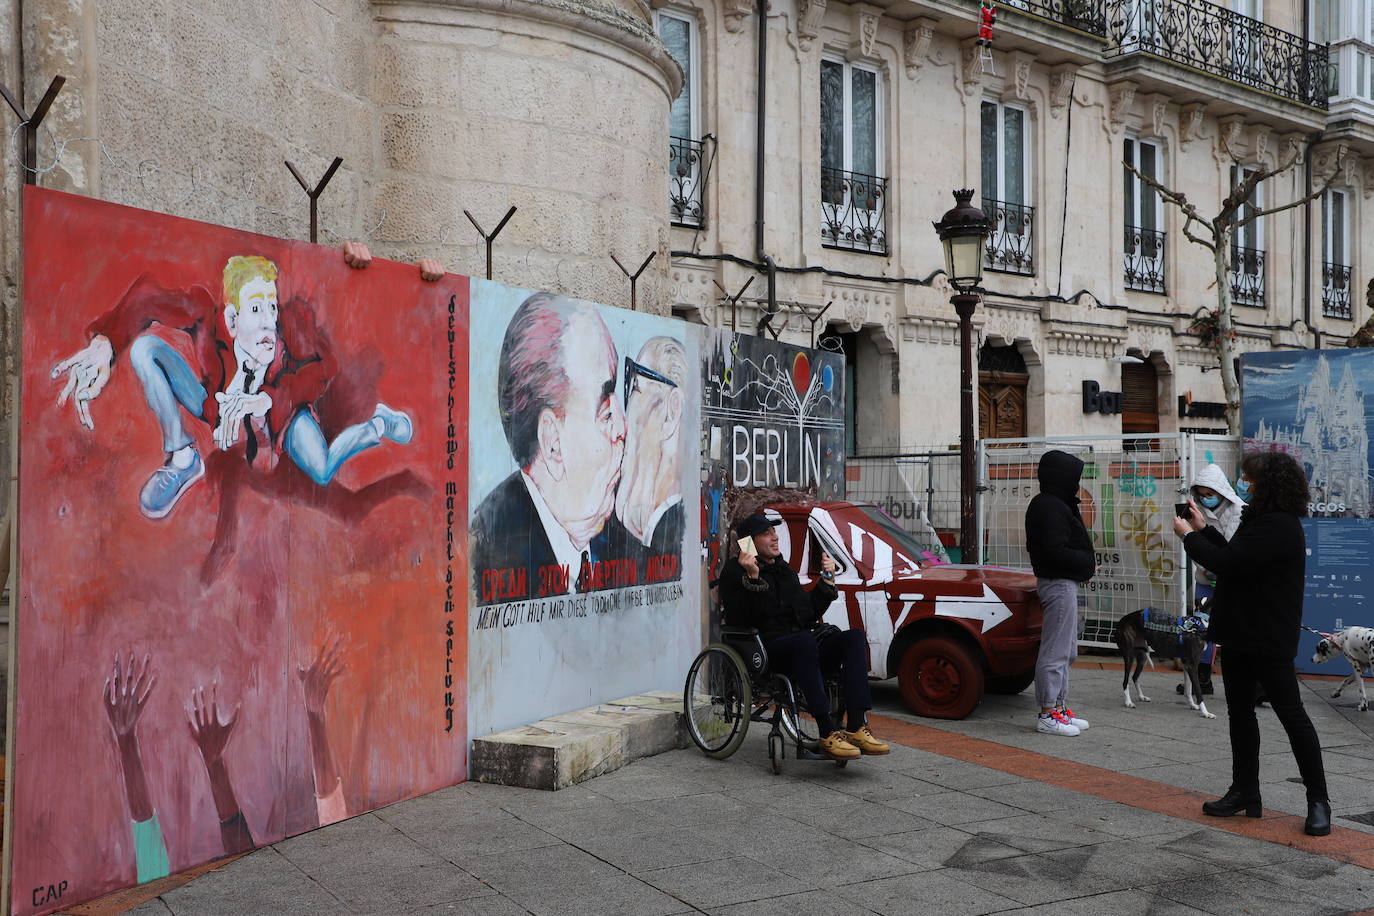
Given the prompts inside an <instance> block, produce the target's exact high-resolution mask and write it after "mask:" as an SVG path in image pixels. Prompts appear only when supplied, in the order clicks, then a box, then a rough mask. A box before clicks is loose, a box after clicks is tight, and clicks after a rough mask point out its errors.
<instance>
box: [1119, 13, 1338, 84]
mask: <svg viewBox="0 0 1374 916" xmlns="http://www.w3.org/2000/svg"><path fill="white" fill-rule="evenodd" d="M1105 4H1106V7H1105V9H1106V22H1107V49H1106V51H1104V52H1103V54H1104V56H1105V57H1118V56H1121V55H1124V54H1134V53H1146V54H1153V55H1155V56H1156V57H1162V58H1164V59H1166V60H1171V61H1175V62H1176V63H1180V64H1183V65H1185V66H1188V67H1195V68H1197V69H1199V70H1202V71H1204V72H1207V73H1211V74H1213V75H1215V76H1220V77H1224V78H1226V79H1229V80H1234V81H1235V82H1237V83H1242V84H1244V85H1246V86H1253V87H1254V88H1256V89H1261V90H1263V91H1265V92H1272V93H1274V94H1276V95H1280V96H1284V97H1285V98H1289V99H1292V100H1293V101H1296V102H1301V103H1303V104H1305V105H1311V106H1312V107H1314V108H1321V109H1325V108H1326V104H1327V103H1326V99H1327V94H1328V79H1329V77H1328V73H1327V70H1328V67H1329V64H1330V51H1329V49H1328V47H1327V46H1326V45H1319V44H1314V43H1312V42H1309V41H1304V40H1303V39H1302V37H1301V36H1298V35H1294V34H1293V33H1291V32H1285V31H1284V30H1283V29H1278V28H1275V27H1274V26H1272V25H1267V24H1266V23H1264V22H1261V21H1260V20H1258V19H1254V18H1252V17H1250V16H1244V15H1241V14H1240V13H1237V12H1233V11H1232V10H1230V9H1227V8H1226V7H1224V6H1221V5H1219V4H1216V3H1209V2H1207V0H1105Z"/></svg>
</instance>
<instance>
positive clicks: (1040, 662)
mask: <svg viewBox="0 0 1374 916" xmlns="http://www.w3.org/2000/svg"><path fill="white" fill-rule="evenodd" d="M1035 590H1036V592H1038V593H1039V595H1040V607H1041V608H1042V609H1043V610H1044V612H1045V623H1044V626H1043V628H1042V629H1041V631H1040V655H1039V656H1038V657H1037V658H1036V660H1035V700H1036V702H1037V703H1039V704H1040V707H1041V708H1042V709H1043V708H1045V707H1046V706H1062V705H1064V703H1065V702H1066V700H1067V699H1068V695H1069V666H1070V665H1071V664H1073V660H1074V659H1075V658H1078V583H1077V582H1075V581H1073V580H1072V579H1040V578H1037V579H1036V580H1035Z"/></svg>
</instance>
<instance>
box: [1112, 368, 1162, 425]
mask: <svg viewBox="0 0 1374 916" xmlns="http://www.w3.org/2000/svg"><path fill="white" fill-rule="evenodd" d="M1121 402H1122V403H1121V431H1122V432H1123V433H1126V434H1128V435H1129V434H1131V433H1157V432H1159V375H1158V374H1157V373H1156V372H1155V367H1154V364H1153V363H1148V362H1146V363H1125V364H1123V365H1122V366H1121Z"/></svg>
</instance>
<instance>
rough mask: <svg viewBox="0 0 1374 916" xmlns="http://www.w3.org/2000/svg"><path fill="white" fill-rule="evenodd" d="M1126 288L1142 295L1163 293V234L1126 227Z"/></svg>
mask: <svg viewBox="0 0 1374 916" xmlns="http://www.w3.org/2000/svg"><path fill="white" fill-rule="evenodd" d="M1124 267H1125V271H1126V288H1127V289H1133V290H1137V291H1139V292H1142V293H1163V292H1165V289H1164V233H1163V232H1157V231H1155V230H1154V229H1141V228H1140V227H1139V226H1127V227H1126V248H1125V263H1124Z"/></svg>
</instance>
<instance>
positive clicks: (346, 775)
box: [8, 191, 844, 916]
mask: <svg viewBox="0 0 1374 916" xmlns="http://www.w3.org/2000/svg"><path fill="white" fill-rule="evenodd" d="M25 231H26V240H25V244H26V249H25V250H26V256H27V264H26V271H27V277H26V287H25V316H26V321H25V328H24V351H23V352H24V378H23V403H22V416H21V419H22V435H21V473H20V486H21V491H20V492H21V497H20V502H19V507H20V537H21V545H20V549H21V560H20V570H19V571H20V580H19V583H20V594H19V601H18V611H17V615H18V618H17V619H18V626H17V628H16V630H17V638H16V640H15V645H16V653H17V656H16V671H17V677H18V684H17V689H16V692H15V698H14V702H15V704H16V705H15V710H16V719H15V722H14V728H15V735H16V753H15V755H14V757H13V759H11V760H10V761H9V765H10V767H11V776H12V779H11V783H10V785H11V786H12V787H13V797H14V804H13V807H12V808H11V809H10V811H9V812H8V813H9V814H10V816H11V825H10V826H11V827H12V831H13V843H12V844H11V846H10V848H11V849H13V850H14V853H13V863H12V869H11V873H10V876H11V878H12V882H11V885H10V887H11V889H12V893H11V895H10V899H11V901H12V904H13V907H14V910H15V911H16V912H18V913H21V914H25V916H27V914H36V913H47V912H52V911H54V910H56V909H59V908H65V907H68V906H71V905H74V904H76V903H79V902H81V901H83V900H86V899H89V898H91V897H94V896H98V895H99V894H101V893H104V892H106V891H110V890H113V889H116V888H119V887H123V886H127V885H130V884H134V883H138V882H142V881H147V880H151V879H153V878H157V877H160V876H163V875H166V874H168V873H169V872H173V871H177V870H180V869H183V868H187V867H189V866H192V865H195V864H198V863H200V862H204V861H207V860H210V859H214V858H217V857H219V856H221V855H224V854H225V853H227V852H234V851H239V850H244V849H248V848H251V847H253V846H256V845H261V844H264V843H270V842H274V841H276V840H279V839H281V838H283V837H285V836H289V835H292V834H295V833H299V832H301V831H304V830H309V829H311V828H313V827H315V826H318V825H321V824H326V823H329V822H331V821H335V820H338V819H340V818H343V817H346V816H349V815H352V814H357V813H360V812H363V811H367V810H370V809H373V808H376V807H378V806H380V805H384V804H388V803H390V802H394V801H397V800H399V799H402V798H406V797H409V796H412V795H416V794H419V793H422V792H426V791H430V790H433V789H436V788H439V787H442V786H445V785H449V784H452V783H454V782H457V781H460V780H462V779H464V778H465V777H466V775H467V773H466V759H467V758H466V751H467V741H468V738H469V737H475V736H480V735H483V734H487V733H489V732H491V731H493V730H499V729H503V728H507V727H512V726H516V725H522V724H526V723H529V722H533V721H536V720H538V719H540V718H543V717H545V716H548V715H552V714H555V713H559V712H564V711H567V710H570V709H576V708H579V707H583V706H589V705H593V704H596V703H602V702H607V701H610V700H614V699H617V698H619V697H622V696H626V695H629V694H634V693H639V692H643V691H646V690H656V689H675V688H677V687H678V686H679V685H680V683H681V678H682V676H683V672H684V671H685V670H686V668H687V665H688V664H689V662H690V660H691V658H692V656H693V655H694V654H695V653H696V652H697V651H698V650H699V649H700V647H701V644H702V639H703V630H704V628H703V601H702V584H703V582H704V580H705V566H704V564H703V563H702V562H701V557H702V554H703V537H702V531H703V526H705V527H706V529H707V531H708V532H709V538H710V540H711V541H712V543H717V542H718V535H719V532H718V529H719V526H720V525H721V524H728V522H729V520H728V519H726V520H723V521H722V519H721V517H720V513H719V511H718V510H719V507H720V502H721V499H720V497H721V495H722V494H725V495H730V494H732V493H736V492H739V491H743V490H749V489H751V488H756V487H763V488H769V489H771V490H777V489H786V488H803V489H807V490H809V491H811V492H813V493H815V494H817V495H820V496H832V495H838V494H839V493H840V492H841V490H842V486H843V484H842V478H843V450H842V441H843V440H842V438H841V437H842V435H843V403H844V399H843V393H842V391H841V390H840V385H841V384H842V380H843V376H844V373H843V362H842V358H841V357H839V356H838V355H835V354H821V353H817V352H815V351H803V350H801V349H799V348H796V347H790V346H787V345H785V344H780V343H777V342H774V341H764V340H759V339H756V338H748V337H743V336H737V335H734V334H730V333H728V332H721V331H713V330H711V329H708V328H703V327H697V326H692V325H688V324H686V323H684V322H682V321H678V320H676V319H671V318H661V317H656V316H651V315H644V314H639V313H635V312H627V311H624V310H621V309H612V308H607V307H605V306H601V305H597V304H594V303H590V302H583V301H579V300H575V299H569V298H566V297H562V296H555V295H550V294H547V293H536V292H532V291H530V290H523V289H515V288H511V287H505V286H501V285H498V284H495V283H490V282H485V281H480V280H471V281H470V280H469V279H467V278H464V277H456V276H447V277H445V278H444V279H442V280H441V281H439V282H437V283H424V282H422V281H421V280H420V278H419V276H418V272H417V271H416V269H415V268H414V267H410V266H405V265H399V264H391V263H386V262H381V261H377V262H374V263H373V264H372V265H371V266H370V267H368V268H366V269H363V270H352V269H350V268H348V267H347V266H346V265H345V264H344V262H343V259H342V255H341V254H340V252H338V251H337V250H334V249H329V248H322V247H318V246H314V245H306V244H302V243H297V242H286V241H281V240H278V239H270V238H263V237H260V236H254V235H248V234H245V233H241V232H235V231H231V230H227V229H222V228H218V227H215V226H208V225H204V224H200V223H193V222H189V221H186V220H180V219H174V218H171V217H166V216H161V215H158V214H153V213H147V212H143V211H138V210H132V209H128V208H124V207H117V206H114V205H110V204H105V203H101V202H99V201H93V200H87V199H84V198H78V197H71V196H67V195H62V194H58V193H55V192H49V191H31V192H30V193H29V195H28V197H27V204H26V229H25ZM469 332H470V333H469ZM470 336H471V340H472V341H473V342H474V343H475V344H476V345H475V346H472V347H469V339H470ZM469 359H470V360H471V363H470V364H469ZM703 409H705V410H706V411H707V412H709V413H710V416H711V420H710V422H709V423H703ZM703 476H708V477H709V478H710V481H711V483H710V487H711V490H710V492H711V493H712V494H713V496H712V499H711V500H710V501H709V502H710V507H711V508H709V509H708V508H707V507H706V501H703V499H702V479H703ZM698 507H702V508H701V509H698Z"/></svg>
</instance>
